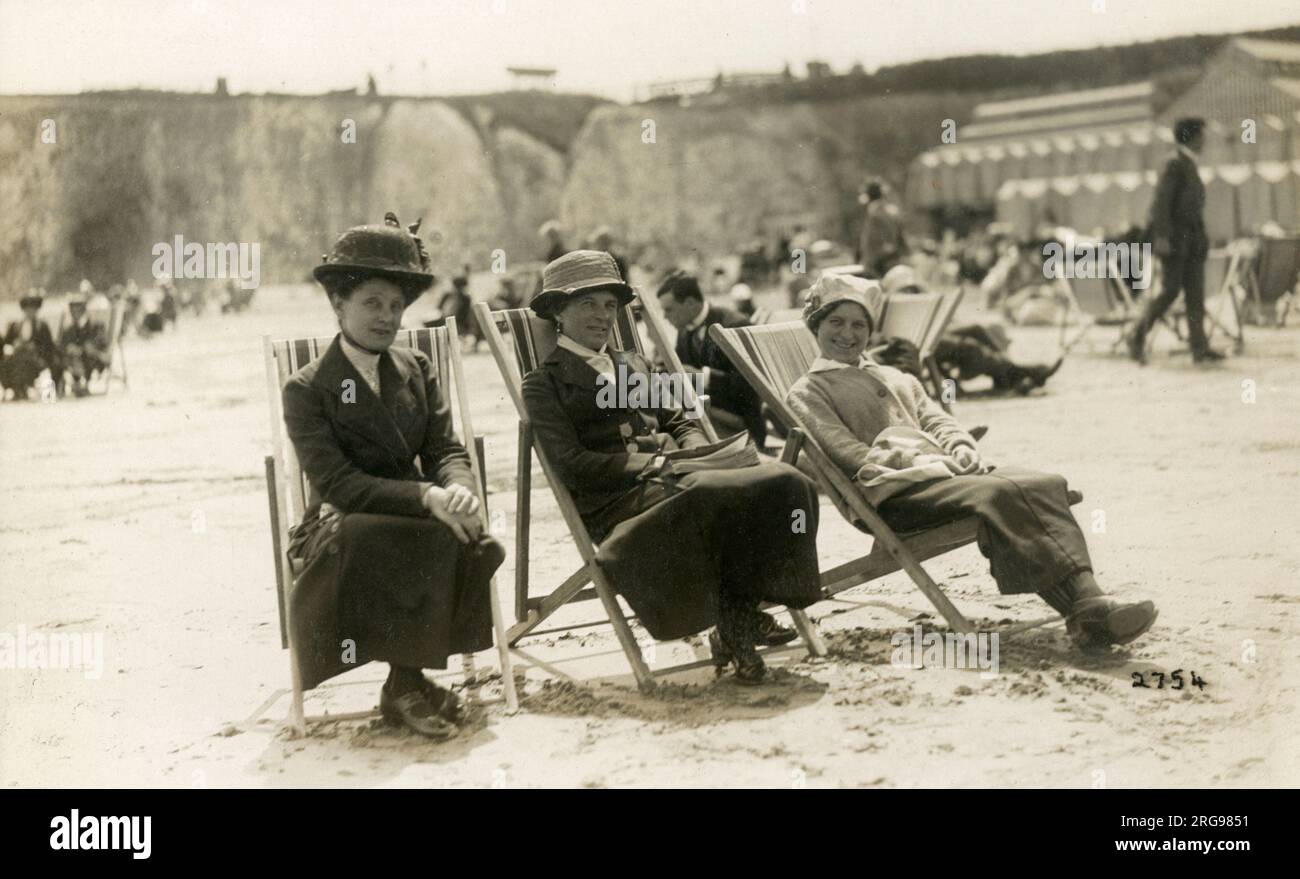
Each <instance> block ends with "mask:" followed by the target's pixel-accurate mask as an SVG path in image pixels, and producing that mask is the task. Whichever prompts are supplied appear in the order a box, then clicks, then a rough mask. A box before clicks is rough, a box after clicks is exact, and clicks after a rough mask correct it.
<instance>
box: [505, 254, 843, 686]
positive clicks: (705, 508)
mask: <svg viewBox="0 0 1300 879" xmlns="http://www.w3.org/2000/svg"><path fill="white" fill-rule="evenodd" d="M632 296H633V294H632V288H631V287H629V286H628V285H627V284H626V283H625V282H624V280H623V278H622V277H621V276H620V275H619V272H618V268H617V266H616V264H615V262H614V259H613V258H612V257H611V256H610V255H609V254H608V253H605V252H603V251H593V250H579V251H572V252H570V253H567V254H565V255H564V256H561V257H560V258H558V259H556V260H554V261H553V262H551V263H550V264H548V265H547V266H546V269H545V271H544V273H543V284H542V291H541V292H540V293H538V294H537V296H535V297H534V298H533V300H532V302H531V303H530V304H529V305H530V307H531V308H532V310H533V311H534V312H535V313H536V314H537V315H539V316H540V317H543V318H546V319H548V320H551V321H552V322H553V323H554V324H555V329H556V331H557V337H558V345H557V347H556V348H555V351H554V352H553V353H552V354H551V355H550V356H549V357H548V358H547V359H546V361H545V362H544V363H543V364H542V365H541V366H540V367H539V368H537V369H536V370H534V371H533V372H531V373H529V374H528V375H527V376H525V377H524V380H523V397H524V404H525V406H526V407H527V409H528V417H529V420H530V421H531V424H532V429H533V432H534V435H535V436H536V438H537V441H538V443H539V444H540V447H541V449H542V450H543V452H544V453H545V454H546V456H547V458H548V459H549V460H550V462H551V463H552V464H553V465H554V467H555V469H556V470H557V471H558V474H559V477H560V479H561V480H562V481H563V482H564V484H565V485H566V486H567V487H568V489H569V490H570V491H571V492H572V493H573V496H574V501H575V504H576V506H577V508H578V512H579V513H580V514H581V516H582V517H583V521H584V522H585V523H586V525H587V528H588V530H589V531H590V532H591V536H592V539H593V540H595V541H597V543H598V544H599V549H598V551H597V555H596V558H597V561H598V562H599V563H600V564H601V566H602V567H603V568H604V569H605V570H606V571H607V572H608V573H609V576H610V580H611V582H612V584H613V586H614V589H615V590H616V591H617V592H618V593H619V594H621V595H622V596H623V597H624V598H626V599H627V602H628V604H629V605H631V606H632V609H633V610H634V611H635V612H636V614H637V616H638V617H639V618H640V620H641V623H642V624H643V625H644V626H645V627H646V630H647V631H649V633H650V634H651V636H653V637H654V638H657V639H659V640H671V639H675V638H683V637H686V636H687V635H691V634H694V633H696V632H700V631H703V630H705V629H707V628H709V627H710V626H713V625H715V624H716V625H717V631H716V632H713V633H711V634H710V638H709V640H710V646H711V647H712V649H713V656H714V663H715V665H716V666H717V669H718V671H719V673H721V671H722V669H723V668H725V667H726V666H727V665H729V664H731V663H734V664H735V667H736V678H737V680H739V681H741V682H744V683H753V682H757V681H760V680H762V678H763V676H764V673H765V668H764V665H763V660H762V658H761V657H760V656H759V655H758V653H757V651H756V649H755V648H756V647H757V646H760V645H766V644H780V643H785V642H787V641H790V640H792V639H793V638H794V637H795V633H794V632H793V631H791V630H789V629H785V628H782V627H780V626H778V625H777V624H776V622H775V620H773V619H772V618H771V617H770V616H768V615H767V614H764V613H762V612H761V611H760V610H759V603H760V602H762V601H765V600H766V601H772V602H776V603H778V604H783V605H786V606H788V607H793V608H803V607H807V606H808V605H809V604H812V603H813V602H814V601H817V600H818V598H819V597H820V586H819V582H818V573H817V547H816V534H817V493H816V489H815V488H814V487H813V485H812V483H811V482H809V481H808V479H807V478H806V477H804V476H803V475H802V474H801V473H799V472H798V471H797V470H795V469H794V468H792V467H789V466H787V465H785V464H778V463H767V464H759V463H757V458H756V456H754V458H753V459H752V460H753V464H752V466H743V467H739V468H736V469H717V470H708V471H697V472H689V473H681V472H676V473H675V472H674V462H673V461H672V460H670V457H671V456H669V457H665V454H666V453H669V452H671V451H673V450H677V449H690V448H694V447H699V446H703V445H705V444H706V440H705V437H704V434H703V433H702V432H701V431H700V430H699V429H698V428H697V427H696V426H695V425H694V424H692V423H691V421H690V420H689V419H688V418H687V417H686V415H685V414H684V413H683V412H682V410H681V409H680V408H678V407H677V406H676V405H675V404H674V402H673V401H668V400H664V399H660V400H657V401H656V400H653V399H652V400H650V401H649V405H635V404H637V403H645V402H646V401H645V400H635V399H633V395H631V394H627V395H617V394H602V392H601V387H602V386H603V383H604V382H607V381H610V380H614V381H618V380H619V376H620V374H621V376H622V377H623V378H624V379H625V380H627V383H628V385H629V386H631V385H633V384H634V382H637V381H639V380H637V379H632V378H630V377H631V376H632V375H633V374H639V375H640V376H641V378H642V379H646V378H647V377H648V376H650V375H651V374H652V373H651V367H650V365H649V364H648V363H647V362H646V361H645V359H644V358H642V357H641V356H640V355H638V354H636V353H635V352H624V351H616V350H613V349H611V348H610V347H609V346H608V343H609V340H610V335H611V333H612V331H613V329H614V326H615V319H616V316H617V314H618V309H620V308H622V307H623V306H625V305H627V304H628V303H629V302H631V300H632ZM602 375H603V376H606V377H607V378H602ZM645 384H648V382H646V383H645ZM645 384H643V385H642V386H643V387H644V386H645ZM611 398H612V399H613V400H614V401H615V405H610V404H609V400H610V399H611ZM619 400H624V401H626V403H627V404H628V405H622V406H620V405H617V403H618V401H619ZM678 466H679V467H681V466H683V465H682V464H681V462H680V461H679V462H678Z"/></svg>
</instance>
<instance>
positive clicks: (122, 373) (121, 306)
mask: <svg viewBox="0 0 1300 879" xmlns="http://www.w3.org/2000/svg"><path fill="white" fill-rule="evenodd" d="M100 313H101V314H102V313H103V312H100ZM125 315H126V302H125V301H124V300H122V299H120V298H119V299H117V300H116V301H114V302H113V303H112V305H111V306H110V307H109V312H108V324H107V326H105V327H104V332H105V334H106V335H107V336H108V363H107V364H105V366H104V368H103V369H101V370H100V371H99V378H100V380H101V381H102V386H101V387H100V389H99V391H98V393H100V394H105V395H107V394H108V392H109V391H110V390H111V389H112V387H113V380H114V379H117V380H118V381H119V382H121V383H122V387H124V388H125V387H127V383H126V352H125V351H124V350H123V349H122V323H123V320H124V318H125ZM67 317H68V313H67V311H66V310H65V311H64V313H63V314H60V315H59V331H58V332H59V336H62V335H63V328H64V327H65V326H66V320H67ZM114 367H116V369H115V368H114ZM56 381H57V383H58V385H59V386H60V387H63V377H62V376H58V377H57V378H56ZM86 387H87V389H89V387H90V379H89V377H87V379H86Z"/></svg>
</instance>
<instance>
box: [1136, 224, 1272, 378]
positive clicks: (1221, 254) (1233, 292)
mask: <svg viewBox="0 0 1300 879" xmlns="http://www.w3.org/2000/svg"><path fill="white" fill-rule="evenodd" d="M1243 244H1245V242H1233V243H1231V244H1229V245H1228V246H1227V247H1226V248H1224V249H1215V250H1211V251H1210V253H1209V255H1208V257H1207V259H1206V266H1207V267H1208V266H1209V258H1211V257H1212V258H1215V259H1223V258H1226V259H1227V265H1226V266H1225V267H1224V270H1223V277H1222V278H1221V279H1220V280H1219V283H1218V284H1217V285H1216V286H1215V287H1214V288H1213V289H1210V288H1208V287H1207V288H1206V290H1205V321H1206V324H1207V326H1206V330H1205V338H1206V341H1209V340H1210V339H1212V338H1213V337H1214V332H1215V330H1218V331H1220V332H1222V333H1223V334H1224V335H1225V336H1227V337H1228V338H1229V339H1231V340H1232V345H1233V350H1234V351H1236V352H1237V353H1238V354H1240V353H1241V352H1242V351H1244V350H1245V349H1246V329H1245V327H1246V325H1245V323H1244V322H1243V321H1242V319H1241V306H1242V303H1243V302H1246V301H1248V300H1249V299H1250V298H1251V292H1250V291H1251V290H1252V289H1253V286H1254V283H1255V278H1254V275H1253V274H1252V273H1251V271H1249V270H1248V269H1247V263H1248V259H1247V257H1248V254H1249V250H1248V246H1242V245H1243ZM1159 279H1160V276H1159V274H1158V273H1156V274H1155V275H1154V277H1152V279H1151V286H1150V287H1149V288H1148V289H1157V288H1158V286H1159V285H1158V284H1157V281H1158V280H1159ZM1206 280H1207V281H1208V280H1209V278H1208V276H1207V278H1206ZM1126 292H1127V291H1126ZM1216 296H1223V297H1226V298H1227V300H1228V304H1229V305H1230V306H1231V307H1232V320H1233V323H1234V324H1235V325H1236V327H1237V330H1236V332H1233V331H1232V330H1231V329H1230V328H1229V327H1228V326H1227V324H1225V323H1224V321H1223V305H1222V303H1220V304H1219V305H1218V307H1217V308H1216V309H1212V308H1211V307H1210V300H1212V299H1214V298H1215V297H1216ZM1135 307H1136V303H1135ZM1137 316H1139V317H1140V316H1141V314H1140V309H1137ZM1186 320H1187V303H1186V301H1185V300H1184V299H1183V297H1182V296H1179V297H1178V300H1177V301H1175V302H1174V304H1173V305H1171V306H1170V307H1169V310H1168V311H1166V312H1165V313H1164V314H1162V315H1161V316H1160V324H1161V325H1163V326H1164V327H1165V328H1166V329H1168V330H1169V331H1170V332H1171V333H1173V334H1174V337H1175V338H1176V339H1178V341H1180V342H1183V341H1186V339H1187V337H1186V336H1185V335H1184V334H1183V331H1182V329H1181V328H1180V326H1179V321H1183V322H1186Z"/></svg>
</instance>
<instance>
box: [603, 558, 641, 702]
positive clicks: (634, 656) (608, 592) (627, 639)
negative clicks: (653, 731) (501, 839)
mask: <svg viewBox="0 0 1300 879" xmlns="http://www.w3.org/2000/svg"><path fill="white" fill-rule="evenodd" d="M591 567H592V577H591V579H592V582H593V583H594V584H595V586H596V594H597V595H599V596H600V603H601V604H603V605H604V606H605V613H606V614H608V615H609V622H610V624H611V625H612V626H613V627H614V634H615V635H616V636H617V637H618V643H619V646H620V647H622V648H623V653H624V654H626V655H627V661H628V664H629V665H631V666H632V674H633V676H634V677H635V678H636V685H637V687H638V688H639V689H640V690H641V692H643V693H649V692H650V691H652V690H653V689H654V688H655V678H654V675H652V674H651V673H650V667H649V666H648V665H646V664H645V659H644V658H643V657H642V656H641V645H640V644H637V643H636V638H635V637H634V636H633V635H632V627H631V626H629V625H628V624H627V618H626V617H624V616H623V608H621V607H619V606H618V598H616V597H615V595H614V590H613V588H612V587H611V586H610V584H609V580H608V578H607V577H606V575H605V572H604V571H602V570H600V568H599V567H598V566H597V565H596V564H595V563H594V562H593V563H592V565H591Z"/></svg>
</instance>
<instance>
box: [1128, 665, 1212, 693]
mask: <svg viewBox="0 0 1300 879" xmlns="http://www.w3.org/2000/svg"><path fill="white" fill-rule="evenodd" d="M1131 674H1132V675H1133V686H1135V687H1142V688H1143V689H1147V690H1150V689H1151V685H1150V684H1148V683H1147V677H1146V676H1145V675H1143V674H1142V672H1140V671H1135V672H1131ZM1150 676H1151V678H1152V679H1153V680H1155V682H1156V686H1155V689H1157V690H1163V689H1164V688H1165V673H1164V672H1162V671H1153V672H1151V673H1150ZM1169 680H1170V681H1172V682H1173V683H1171V684H1170V686H1169V689H1171V690H1181V689H1182V688H1183V687H1184V686H1185V682H1184V681H1183V670H1182V669H1181V668H1176V669H1174V670H1173V671H1172V672H1170V673H1169ZM1192 686H1193V687H1196V688H1197V689H1198V690H1204V689H1205V679H1204V678H1202V677H1201V676H1200V675H1198V674H1197V673H1196V672H1192Z"/></svg>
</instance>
